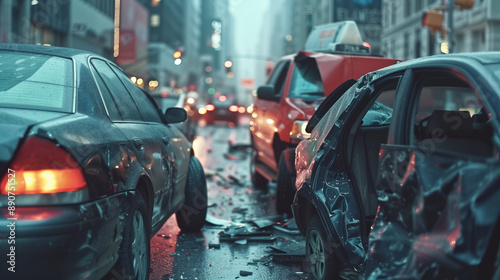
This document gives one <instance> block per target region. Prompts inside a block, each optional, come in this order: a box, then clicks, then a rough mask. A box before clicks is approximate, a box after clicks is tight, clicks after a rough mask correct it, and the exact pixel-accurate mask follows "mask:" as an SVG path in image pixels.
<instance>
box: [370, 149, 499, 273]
mask: <svg viewBox="0 0 500 280" xmlns="http://www.w3.org/2000/svg"><path fill="white" fill-rule="evenodd" d="M380 170H381V173H380V178H379V184H378V185H377V192H378V199H379V203H380V208H379V212H378V214H377V217H376V220H375V223H374V225H373V229H372V231H371V234H370V247H369V249H370V250H369V253H368V256H367V263H366V271H365V276H366V277H367V279H402V277H403V276H404V277H405V278H404V279H477V277H478V274H477V273H479V277H481V274H480V273H481V271H480V270H481V269H479V272H478V271H477V270H475V268H474V266H477V265H479V264H480V263H481V260H482V259H483V257H484V255H485V252H486V250H487V249H488V246H489V245H490V244H491V243H490V241H491V240H492V238H498V236H497V237H494V236H492V235H493V231H494V229H495V226H496V223H497V222H498V220H499V217H500V208H499V207H498V202H499V201H500V192H499V190H498V185H499V183H500V163H499V162H498V161H497V160H495V161H493V162H488V161H487V160H483V161H481V160H471V159H465V158H453V157H451V156H449V155H447V156H443V155H439V154H438V153H437V152H434V154H425V153H424V152H422V151H420V150H417V149H410V148H404V147H399V148H396V147H391V146H386V147H383V148H382V161H381V165H380ZM496 250H498V248H497V249H496Z"/></svg>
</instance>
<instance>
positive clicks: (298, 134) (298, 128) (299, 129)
mask: <svg viewBox="0 0 500 280" xmlns="http://www.w3.org/2000/svg"><path fill="white" fill-rule="evenodd" d="M306 126H307V121H303V120H296V121H294V122H293V125H292V130H291V131H290V137H291V138H292V140H293V139H296V140H298V141H300V140H303V139H307V138H309V137H311V133H308V132H306Z"/></svg>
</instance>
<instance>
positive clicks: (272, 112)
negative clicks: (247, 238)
mask: <svg viewBox="0 0 500 280" xmlns="http://www.w3.org/2000/svg"><path fill="white" fill-rule="evenodd" d="M306 50H307V51H300V52H298V53H297V54H292V55H287V56H284V57H283V58H281V59H280V60H279V61H278V62H277V64H276V66H275V67H274V69H273V71H272V73H271V75H270V76H269V78H268V81H267V82H266V85H263V86H260V87H259V88H258V89H257V98H256V99H255V100H254V106H253V108H254V111H253V113H252V119H251V123H250V124H251V126H250V132H251V139H252V149H253V151H252V164H251V167H250V174H251V178H252V183H253V186H254V187H256V188H263V187H266V186H267V184H268V182H276V208H277V211H278V212H279V213H288V214H291V208H290V205H291V204H292V201H293V196H294V194H295V186H294V184H293V181H294V180H295V178H294V177H295V169H294V166H293V165H294V160H293V159H294V149H295V147H296V146H297V144H298V143H299V142H300V141H301V140H302V139H305V138H308V137H309V133H307V132H306V131H305V130H304V129H305V127H306V125H307V122H308V121H309V119H310V118H311V116H312V115H313V114H314V112H315V110H316V109H317V108H318V106H319V104H320V103H321V102H322V101H323V99H325V97H326V96H328V95H329V94H330V93H331V92H332V91H333V90H334V89H335V88H336V87H337V86H339V85H340V84H342V83H343V82H344V81H345V80H348V79H358V78H359V77H361V76H362V75H364V74H366V73H368V72H371V71H375V70H377V69H380V68H382V67H386V66H389V65H393V64H395V63H397V62H398V60H396V59H392V58H385V57H380V56H375V55H371V54H370V50H369V48H368V47H366V46H364V45H363V41H362V40H361V35H360V32H359V30H358V27H357V25H356V23H355V22H354V21H342V22H336V23H330V24H326V25H322V26H318V27H315V28H314V29H313V31H312V32H311V34H310V35H309V37H308V39H307V42H306Z"/></svg>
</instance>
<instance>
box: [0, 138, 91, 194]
mask: <svg viewBox="0 0 500 280" xmlns="http://www.w3.org/2000/svg"><path fill="white" fill-rule="evenodd" d="M8 171H9V172H8V173H7V174H5V176H4V177H3V179H2V183H1V185H0V186H1V188H0V192H1V194H8V193H9V192H11V193H14V194H15V195H20V194H43V193H59V192H71V191H80V190H85V189H87V184H86V182H85V178H84V176H83V172H82V169H81V168H80V166H79V165H78V163H77V162H76V161H75V160H74V159H73V157H72V156H71V155H70V154H68V153H67V152H66V151H65V150H63V149H62V148H60V147H58V146H56V145H55V144H54V143H52V142H50V141H48V140H44V139H41V138H38V137H29V138H28V139H27V140H26V142H25V143H24V144H23V146H22V147H21V149H20V150H19V152H18V153H17V155H16V156H15V158H14V160H13V161H12V162H11V164H10V166H9V170H8ZM9 174H15V175H10V176H9ZM12 179H14V180H12Z"/></svg>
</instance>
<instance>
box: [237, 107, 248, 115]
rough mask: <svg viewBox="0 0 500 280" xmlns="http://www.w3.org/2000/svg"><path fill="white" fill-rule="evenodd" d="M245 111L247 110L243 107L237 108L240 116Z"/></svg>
mask: <svg viewBox="0 0 500 280" xmlns="http://www.w3.org/2000/svg"><path fill="white" fill-rule="evenodd" d="M246 111H247V109H245V107H243V106H241V107H239V108H238V112H239V113H240V114H243V113H245V112H246Z"/></svg>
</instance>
